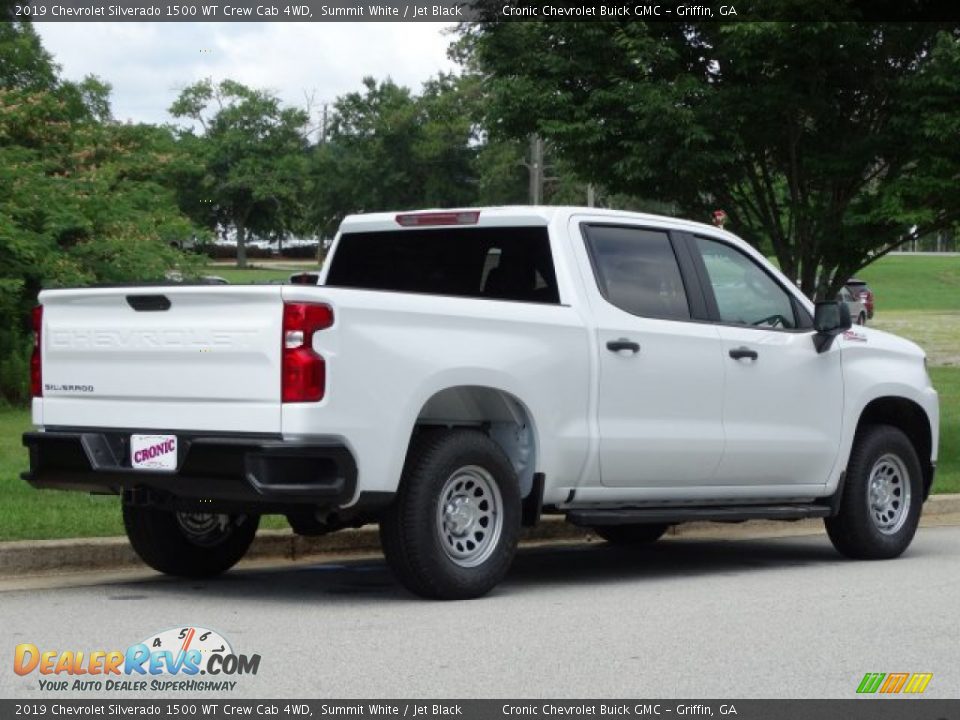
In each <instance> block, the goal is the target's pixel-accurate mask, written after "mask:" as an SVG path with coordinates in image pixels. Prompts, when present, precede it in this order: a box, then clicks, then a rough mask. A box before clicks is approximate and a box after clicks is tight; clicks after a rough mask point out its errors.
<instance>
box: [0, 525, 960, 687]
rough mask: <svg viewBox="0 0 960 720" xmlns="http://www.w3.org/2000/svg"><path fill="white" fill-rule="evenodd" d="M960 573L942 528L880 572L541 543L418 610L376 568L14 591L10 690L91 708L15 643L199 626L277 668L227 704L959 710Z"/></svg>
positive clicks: (801, 556)
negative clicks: (882, 682) (892, 680)
mask: <svg viewBox="0 0 960 720" xmlns="http://www.w3.org/2000/svg"><path fill="white" fill-rule="evenodd" d="M958 560H960V527H928V528H923V529H921V531H920V533H919V535H918V537H917V539H916V541H915V542H914V544H913V546H912V547H911V549H910V550H909V551H908V553H907V555H905V556H904V557H903V558H901V559H899V560H894V561H887V562H872V563H871V562H852V561H847V560H843V559H841V558H840V557H839V556H838V555H836V554H835V553H834V551H833V549H832V548H831V547H830V545H829V543H828V542H827V540H826V537H824V536H822V535H818V536H803V537H786V538H775V539H765V540H715V539H713V540H711V539H700V540H690V539H677V538H673V539H666V540H664V541H662V543H661V544H659V545H657V546H655V547H653V548H650V549H644V550H640V551H632V552H624V551H620V550H615V549H610V548H608V547H605V546H603V545H589V546H573V547H561V548H558V547H550V548H532V549H526V550H524V551H522V552H521V555H520V557H519V558H518V561H517V563H516V565H515V567H514V569H513V571H512V573H511V574H510V576H509V578H508V580H507V581H506V582H505V583H504V584H503V585H502V586H501V587H500V588H498V589H497V590H496V591H495V592H494V593H493V594H492V595H490V596H488V597H487V598H484V599H482V600H477V601H471V602H460V603H435V602H425V601H421V600H417V599H414V598H412V597H411V596H409V595H407V594H406V593H405V592H404V591H403V590H402V589H401V588H399V587H398V586H397V585H396V584H395V583H394V582H393V580H392V579H391V577H390V576H389V574H388V572H387V570H386V568H385V566H384V565H383V562H382V561H381V560H378V559H369V560H358V561H350V562H344V563H338V564H315V565H309V566H299V567H293V568H291V567H290V566H287V567H286V568H255V569H244V570H239V571H234V572H233V573H230V574H228V575H227V576H225V577H223V578H221V579H218V580H215V581H203V582H188V581H179V580H171V579H168V578H160V577H157V576H147V575H144V574H141V575H140V576H139V577H135V578H127V579H124V580H122V581H116V580H107V579H100V580H98V579H97V578H93V579H91V578H87V579H86V580H85V582H86V583H92V584H84V585H77V584H76V583H74V586H65V584H68V583H70V582H72V581H67V580H63V581H59V580H58V581H50V582H47V583H46V584H47V585H51V587H45V588H40V587H39V586H37V585H36V584H35V585H34V587H33V588H31V589H23V586H22V585H21V586H20V588H19V589H17V585H16V584H13V585H11V584H10V583H6V584H5V585H4V587H6V588H7V589H6V590H4V591H2V592H0V651H2V653H3V654H4V655H5V656H6V658H7V659H6V660H3V661H2V663H0V697H16V698H25V697H28V696H45V697H47V698H54V697H59V698H64V697H71V698H76V697H83V696H84V695H83V694H82V693H68V694H65V693H57V694H51V693H49V692H46V693H44V692H41V691H40V690H39V689H38V675H37V674H33V675H30V676H27V677H19V676H17V675H15V674H14V673H13V672H12V667H11V663H10V657H11V655H12V654H13V647H14V646H15V645H16V644H18V643H24V642H30V643H34V644H36V645H38V646H39V647H40V648H41V649H58V650H63V649H78V650H79V649H84V650H87V651H92V650H95V649H103V650H110V649H125V648H127V647H128V646H129V645H131V644H132V643H135V642H139V641H140V640H142V639H143V638H144V637H146V636H148V635H150V634H152V633H153V632H155V631H159V630H163V629H166V628H170V627H176V626H187V625H195V626H203V627H208V628H213V629H215V630H217V631H219V632H220V633H222V635H223V636H224V637H226V638H228V639H229V640H230V641H231V642H232V643H233V647H234V649H235V650H236V651H237V652H241V653H247V654H252V653H259V654H260V655H261V657H262V661H261V666H260V671H259V673H258V674H257V675H256V676H248V677H241V678H234V679H237V680H238V685H237V686H236V689H235V690H234V691H233V692H230V693H219V697H220V699H225V698H227V697H231V696H232V697H235V698H257V697H277V698H282V697H301V698H304V697H314V698H317V697H339V698H349V697H379V698H387V697H394V698H404V697H420V698H436V697H442V698H450V699H456V698H461V699H462V698H472V697H528V698H529V697H540V698H551V697H555V698H576V697H589V698H601V699H605V698H621V697H622V698H669V697H695V698H717V699H723V698H748V697H838V698H851V697H854V696H855V689H856V686H857V684H858V683H859V682H860V679H861V678H862V677H863V675H864V673H866V672H932V673H934V677H933V680H932V681H931V683H930V685H929V687H928V688H927V691H926V695H927V696H929V697H940V698H956V697H958V696H960V605H958V598H960V562H958ZM10 588H13V589H10ZM103 695H105V693H103V692H99V693H98V692H93V693H90V694H88V695H87V697H100V696H103ZM161 695H164V694H163V693H151V692H149V691H148V692H146V693H140V694H139V695H138V696H140V697H145V696H153V697H159V696H161ZM203 695H204V694H201V696H203ZM115 696H116V697H123V696H125V695H124V694H123V693H120V694H117V695H115ZM127 696H129V694H128V695H127ZM166 696H167V697H169V696H170V694H169V693H168V694H166ZM205 696H206V697H210V695H209V694H206V695H205Z"/></svg>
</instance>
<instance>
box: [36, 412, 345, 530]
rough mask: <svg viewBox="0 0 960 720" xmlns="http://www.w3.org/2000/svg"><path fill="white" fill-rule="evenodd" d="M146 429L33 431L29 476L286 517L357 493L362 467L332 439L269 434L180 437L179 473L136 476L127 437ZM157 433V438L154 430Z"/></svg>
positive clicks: (64, 486)
mask: <svg viewBox="0 0 960 720" xmlns="http://www.w3.org/2000/svg"><path fill="white" fill-rule="evenodd" d="M136 432H144V431H142V430H126V429H124V430H114V429H110V430H90V429H83V430H74V429H68V428H64V429H60V428H58V429H56V430H52V429H48V430H47V431H46V432H28V433H24V435H23V444H24V445H25V446H26V447H27V448H28V449H29V451H30V469H29V470H28V471H27V472H25V473H23V475H22V477H23V479H24V480H26V481H27V482H28V483H30V484H31V485H33V486H34V487H37V488H56V489H61V490H83V491H88V492H105V493H120V492H127V491H129V492H137V493H142V492H148V493H151V494H152V496H154V497H155V498H163V497H169V498H175V499H176V500H177V501H188V502H191V503H196V504H208V505H209V506H210V507H211V508H212V507H218V508H219V507H225V506H228V505H235V506H237V507H241V508H244V509H249V510H252V509H255V508H257V509H260V510H261V511H263V512H265V511H267V510H274V511H278V512H279V511H282V510H283V509H284V508H291V507H293V508H297V507H301V508H302V507H304V506H305V505H314V506H317V505H319V506H325V507H338V506H341V505H343V504H346V503H348V502H350V501H351V500H352V499H353V497H354V493H355V491H356V484H357V465H356V462H355V461H354V458H353V455H352V454H351V453H350V450H349V449H348V448H347V447H346V446H345V445H344V444H343V443H342V442H339V441H337V440H335V439H330V440H329V441H328V440H325V439H320V440H315V441H309V442H290V441H284V440H283V439H282V438H280V437H279V436H272V435H250V434H237V435H226V436H224V435H205V434H199V433H180V432H177V433H172V434H176V436H177V446H178V448H177V468H176V470H173V471H156V470H148V471H144V470H134V469H133V468H132V467H131V465H130V447H129V438H130V435H131V434H132V433H136ZM149 432H151V433H157V432H158V431H149Z"/></svg>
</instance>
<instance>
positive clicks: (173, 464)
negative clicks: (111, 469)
mask: <svg viewBox="0 0 960 720" xmlns="http://www.w3.org/2000/svg"><path fill="white" fill-rule="evenodd" d="M130 464H131V465H132V466H133V468H134V469H136V470H176V469H177V436H176V435H131V436H130Z"/></svg>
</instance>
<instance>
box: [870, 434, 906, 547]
mask: <svg viewBox="0 0 960 720" xmlns="http://www.w3.org/2000/svg"><path fill="white" fill-rule="evenodd" d="M867 509H868V510H869V512H870V519H871V520H873V525H874V527H876V528H877V530H879V531H880V532H881V533H883V534H884V535H895V534H896V533H897V532H899V531H900V529H901V528H902V527H903V525H904V523H905V522H906V521H907V515H909V514H910V474H909V473H908V472H907V468H906V466H905V465H904V464H903V460H901V459H900V458H899V457H897V456H896V455H893V454H890V453H887V454H886V455H882V456H881V457H880V458H879V459H878V460H877V461H876V462H875V463H874V464H873V468H872V469H871V470H870V476H869V480H868V481H867Z"/></svg>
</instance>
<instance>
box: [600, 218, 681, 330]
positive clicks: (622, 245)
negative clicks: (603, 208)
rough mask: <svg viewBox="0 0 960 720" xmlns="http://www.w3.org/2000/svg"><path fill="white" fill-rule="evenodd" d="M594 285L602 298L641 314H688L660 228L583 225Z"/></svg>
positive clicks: (661, 316)
mask: <svg viewBox="0 0 960 720" xmlns="http://www.w3.org/2000/svg"><path fill="white" fill-rule="evenodd" d="M584 233H585V236H586V240H587V249H588V251H589V255H590V261H591V263H592V264H593V270H594V274H595V276H596V280H597V286H598V287H599V289H600V292H601V294H602V295H603V296H604V298H606V300H607V302H609V303H610V304H611V305H615V306H616V307H618V308H620V309H621V310H623V311H625V312H628V313H630V314H631V315H638V316H640V317H647V318H659V319H663V320H689V319H690V304H689V302H688V298H687V293H686V289H685V288H684V284H683V278H682V277H681V275H680V267H679V265H678V263H677V257H676V255H675V254H674V251H673V246H672V244H671V242H670V236H669V234H668V233H667V231H665V230H648V229H645V228H639V227H629V226H618V225H586V226H584Z"/></svg>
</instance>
